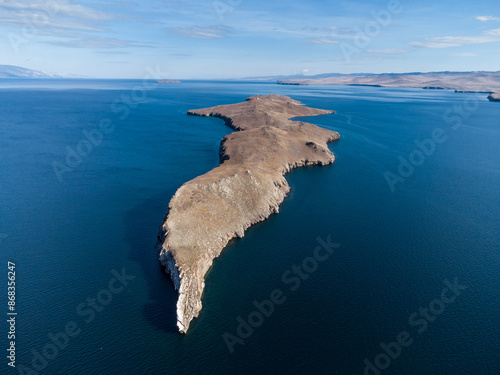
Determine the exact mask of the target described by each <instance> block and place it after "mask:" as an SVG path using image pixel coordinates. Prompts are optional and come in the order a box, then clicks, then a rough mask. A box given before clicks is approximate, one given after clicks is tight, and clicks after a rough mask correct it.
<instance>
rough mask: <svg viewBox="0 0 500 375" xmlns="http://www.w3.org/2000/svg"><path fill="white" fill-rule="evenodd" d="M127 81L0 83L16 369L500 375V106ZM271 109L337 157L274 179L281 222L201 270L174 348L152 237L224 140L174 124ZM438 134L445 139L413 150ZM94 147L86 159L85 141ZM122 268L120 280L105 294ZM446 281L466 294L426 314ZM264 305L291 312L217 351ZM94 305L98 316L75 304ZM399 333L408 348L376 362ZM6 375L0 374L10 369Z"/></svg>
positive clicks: (368, 93) (440, 98) (211, 123)
mask: <svg viewBox="0 0 500 375" xmlns="http://www.w3.org/2000/svg"><path fill="white" fill-rule="evenodd" d="M141 85H142V81H134V80H122V81H120V80H109V81H104V80H1V81H0V110H1V116H0V165H1V175H0V192H1V198H0V199H1V206H0V233H2V234H1V238H0V239H1V241H2V242H1V244H0V247H1V254H2V262H3V263H2V264H3V265H4V272H5V274H6V273H7V270H6V265H7V260H10V261H13V262H15V263H16V271H17V273H16V275H17V300H16V301H17V311H18V313H19V315H18V317H17V327H16V328H17V337H16V339H17V343H16V344H17V358H16V359H17V362H16V363H17V365H18V369H19V366H20V365H21V364H24V365H26V366H30V367H31V366H32V365H33V364H32V363H31V362H32V360H33V358H38V361H40V358H39V357H37V353H43V351H44V348H45V352H46V353H45V354H49V356H51V357H52V359H50V360H47V363H46V364H45V367H44V369H43V370H42V371H40V373H41V374H61V375H80V374H85V375H93V374H110V375H115V374H117V375H118V374H139V375H141V374H146V375H152V374H159V375H161V374H292V373H297V374H345V375H352V374H362V373H363V371H365V367H366V366H367V364H366V363H370V364H373V363H375V362H376V360H377V358H378V362H377V363H378V365H381V366H382V367H384V368H385V367H387V368H385V369H384V370H381V371H380V372H381V373H383V374H412V375H413V374H426V375H431V374H454V375H455V374H492V375H494V374H499V373H500V344H499V337H500V293H499V290H500V277H499V276H500V224H499V219H500V190H499V187H500V165H499V163H498V156H499V154H500V146H499V145H500V126H499V125H500V122H499V115H500V105H498V104H496V103H490V102H488V101H487V100H486V98H485V97H480V98H479V99H476V96H474V95H473V94H455V93H453V92H448V91H439V92H433V91H426V90H417V89H388V88H384V89H377V88H369V87H343V86H337V87H336V86H332V87H328V86H304V87H298V86H297V87H295V86H293V87H290V86H279V85H275V84H267V83H238V82H233V83H228V82H201V81H198V82H194V81H193V82H186V83H183V84H169V85H153V87H154V88H153V89H149V90H148V91H146V92H144V91H142V90H140V88H141ZM270 93H276V94H284V95H289V96H291V97H293V98H294V99H298V100H301V101H302V102H303V103H305V104H306V105H308V106H312V107H318V108H324V109H334V110H336V111H337V113H336V114H333V115H327V116H321V117H314V118H313V117H311V118H307V121H309V122H312V123H315V124H317V125H319V126H322V127H325V128H328V129H332V130H335V131H338V132H339V133H340V134H341V136H342V138H341V139H340V140H339V141H338V142H336V143H333V144H331V149H332V151H333V152H334V153H335V155H336V157H337V160H336V162H335V164H334V165H333V166H328V167H311V168H302V169H299V170H296V171H294V172H292V173H290V174H288V175H287V180H288V181H289V183H290V185H291V187H292V191H291V193H290V195H289V197H288V198H287V199H286V200H285V202H284V203H283V205H282V208H281V212H280V214H279V215H274V216H272V217H271V218H270V219H269V220H267V221H265V222H264V223H261V224H258V225H256V226H254V227H252V228H251V229H250V230H248V232H247V233H246V236H245V237H244V238H243V239H241V240H236V241H233V242H231V243H230V245H229V246H228V247H227V249H226V250H225V251H224V252H223V254H222V255H221V257H220V258H218V259H217V260H216V261H215V263H214V267H213V268H212V270H211V271H210V272H209V274H208V276H207V280H206V288H205V295H204V297H203V310H202V312H201V315H200V317H199V318H198V319H196V320H195V321H193V323H192V325H191V328H190V330H189V333H188V334H187V335H185V336H181V335H179V334H178V333H177V330H176V326H175V323H176V318H175V302H176V294H175V291H174V290H173V286H172V284H171V282H170V280H169V278H168V276H166V275H165V274H164V273H163V272H162V269H161V268H160V266H159V264H158V254H157V252H156V250H155V242H156V234H157V231H158V228H159V225H160V224H161V223H162V220H163V216H164V214H165V210H166V208H167V206H168V202H169V200H170V198H171V196H172V195H173V194H174V193H175V191H176V189H177V188H178V187H179V186H180V185H182V183H184V182H185V181H188V180H190V179H192V178H194V177H196V176H198V175H200V174H203V173H205V172H207V171H208V170H210V169H212V168H214V167H215V166H217V165H218V147H219V142H220V139H221V138H222V137H223V136H224V135H225V134H228V133H229V132H230V131H231V130H230V129H229V128H227V127H226V126H225V125H224V123H223V121H222V120H219V119H213V118H198V117H190V116H186V111H187V110H189V109H196V108H203V107H209V106H214V105H218V104H231V103H236V102H240V101H242V100H244V99H245V98H246V97H248V96H251V95H255V94H270ZM457 108H458V109H460V108H462V109H463V111H465V112H463V111H462V115H461V116H456V115H455V114H454V113H453V112H454V111H456V110H457ZM450 111H451V112H450ZM464 113H465V114H464ZM103 121H104V122H103ZM459 121H460V126H458V127H457V126H456V125H458V124H459ZM99 124H104V125H107V128H106V130H107V132H106V133H102V132H100V134H102V135H103V137H102V139H100V138H99V136H98V135H96V134H97V132H96V129H99ZM436 129H441V131H439V130H437V131H438V132H440V133H439V134H440V138H439V139H440V140H441V141H442V142H441V143H438V144H435V146H434V148H429V149H428V150H427V151H428V152H427V155H423V154H419V153H414V151H415V150H417V149H418V148H417V144H416V143H415V142H416V141H417V142H424V140H426V139H429V138H431V137H432V134H433V132H435V131H436ZM89 134H90V135H91V136H92V135H93V136H94V137H97V138H94V142H95V145H91V144H89V143H85V142H83V143H82V142H81V141H82V140H85V139H87V135H89ZM427 144H428V143H427ZM89 145H90V147H88V146H89ZM85 146H86V147H85ZM78 147H80V151H81V152H82V153H84V154H86V156H84V157H82V158H78V157H76V156H75V154H73V152H74V151H75V150H77V149H78ZM428 147H430V146H428ZM431 151H432V152H431ZM411 155H413V158H414V159H413V160H414V161H417V162H418V164H421V165H418V166H416V167H414V168H413V169H414V170H409V171H408V170H407V171H406V172H407V173H405V174H404V176H405V177H404V178H403V177H401V176H400V180H398V181H399V182H397V183H395V184H394V186H393V187H394V191H392V190H391V188H390V186H389V184H388V182H387V181H386V177H385V176H387V172H391V173H393V174H394V176H397V175H398V166H399V164H400V162H401V160H402V159H406V160H408V158H409V157H410V156H411ZM419 155H423V159H422V158H420V159H421V160H420V159H419V158H418V156H419ZM67 158H69V159H68V161H69V162H70V166H68V164H67V160H66V159H67ZM415 158H417V159H415ZM64 165H66V167H64V168H63V169H61V168H62V166H64ZM54 168H56V170H59V176H57V174H56V172H55V171H54ZM410 172H411V173H410ZM58 177H59V178H58ZM402 180H403V181H402ZM329 236H330V239H331V241H332V242H335V243H338V244H340V247H339V248H338V249H336V251H335V253H334V254H333V255H332V256H331V257H330V258H328V259H327V260H326V261H324V262H322V263H319V264H318V266H317V270H315V271H314V272H311V273H310V274H307V275H306V276H307V279H305V280H302V281H301V283H300V285H299V286H298V288H297V289H296V290H291V287H292V286H296V284H295V283H293V284H286V283H284V282H283V281H282V276H283V274H284V273H285V272H286V271H287V270H291V269H292V267H293V266H294V265H301V264H302V262H303V261H304V259H306V258H307V257H310V256H311V255H312V254H313V251H314V249H315V247H316V246H317V245H318V242H317V238H318V237H320V238H322V239H324V240H327V239H328V237H329ZM123 268H125V272H126V274H128V275H130V279H129V280H128V281H125V282H124V283H126V284H127V285H126V286H124V287H123V289H120V292H118V293H116V294H110V293H109V292H108V291H106V289H107V288H109V281H110V280H111V279H112V278H113V277H115V276H114V274H113V270H115V272H118V273H121V272H122V270H123ZM132 278H133V279H132ZM455 278H457V280H458V283H459V284H460V285H464V286H466V289H464V290H461V291H459V292H460V295H459V296H456V298H454V301H453V302H450V303H447V304H443V303H438V302H433V301H434V300H435V299H440V298H441V292H442V290H443V288H444V287H445V284H444V281H445V279H448V280H449V281H450V282H451V283H452V284H453V283H454V281H455ZM115 287H116V285H115ZM275 289H280V290H281V291H282V292H283V293H284V295H285V297H286V301H285V302H284V303H283V304H281V305H278V306H275V311H274V313H273V314H272V315H271V316H270V317H268V318H266V319H265V320H264V321H263V323H262V324H261V326H260V327H257V328H255V329H254V331H253V333H252V334H251V335H250V337H248V338H246V339H245V340H244V341H243V344H241V343H238V344H236V345H235V346H234V353H232V354H231V353H230V351H229V350H228V347H227V345H226V343H225V341H224V339H223V335H224V333H225V332H227V333H229V334H232V335H236V334H237V327H238V321H237V318H238V317H242V318H243V319H247V317H248V315H249V314H251V313H252V312H253V311H254V310H255V309H256V308H255V306H254V305H253V302H254V301H258V302H260V301H263V300H266V299H269V297H270V294H271V292H272V291H273V290H275ZM5 294H6V293H2V301H4V300H5V297H4V296H5ZM110 296H111V298H112V300H109V297H110ZM96 297H99V298H100V300H101V301H105V302H106V303H107V305H106V306H102V305H97V308H95V309H94V308H90V307H88V306H86V304H87V303H89V301H90V302H92V301H93V299H95V298H96ZM87 299H89V300H87ZM5 303H6V302H5ZM2 304H3V306H6V304H4V302H2ZM429 304H431V307H432V308H433V310H431V311H434V313H435V314H434V315H433V314H432V313H430V312H429V314H431V315H427V316H429V318H426V322H425V324H426V327H425V328H426V329H425V330H422V328H423V324H424V323H422V316H420V314H421V313H420V309H421V308H423V309H425V308H429ZM96 310H99V311H96ZM414 313H416V314H414ZM417 315H418V317H416V316H417ZM412 316H413V318H414V319H413V320H411V318H412ZM417 320H419V323H417V322H416V321H417ZM412 321H413V324H412ZM68 322H74V324H76V325H77V326H78V332H79V333H78V335H76V336H73V337H71V338H70V339H69V342H67V343H64V344H65V345H63V346H64V347H62V348H61V347H60V348H59V349H58V353H57V355H54V353H53V352H51V351H50V348H49V349H47V344H50V342H51V340H50V338H49V334H51V333H52V334H54V335H57V333H58V332H61V331H63V330H64V329H65V327H66V325H67V323H68ZM71 324H73V323H71ZM71 324H70V325H71ZM6 329H7V325H6V323H4V332H6ZM419 329H421V332H419ZM402 332H403V333H404V332H407V334H408V335H409V338H408V342H411V344H410V345H409V346H407V347H404V348H402V349H401V352H400V353H397V355H394V357H395V358H389V357H388V356H386V357H384V356H380V353H384V352H383V349H382V347H381V344H389V343H391V342H393V341H396V340H397V338H398V335H400V334H401V333H402ZM2 342H3V343H5V347H7V342H6V338H5V337H3V338H2ZM47 350H48V352H47ZM54 357H55V358H54ZM365 359H366V361H365ZM384 359H389V363H387V362H384ZM4 362H5V363H2V364H1V366H2V368H3V369H2V370H1V372H2V373H7V374H11V373H12V374H15V373H18V372H17V371H13V370H12V369H11V368H9V367H8V366H7V365H6V362H7V360H6V359H5V358H4ZM34 364H35V365H37V364H38V365H43V364H44V363H42V364H40V363H37V362H36V361H35V363H34ZM373 366H375V365H373ZM367 371H368V370H367ZM367 373H369V374H376V372H375V370H373V369H372V370H369V371H368V372H367Z"/></svg>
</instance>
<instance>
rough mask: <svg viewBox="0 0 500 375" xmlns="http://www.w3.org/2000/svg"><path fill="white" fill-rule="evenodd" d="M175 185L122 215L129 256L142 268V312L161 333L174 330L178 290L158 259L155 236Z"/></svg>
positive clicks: (175, 331) (174, 331) (175, 326)
mask: <svg viewBox="0 0 500 375" xmlns="http://www.w3.org/2000/svg"><path fill="white" fill-rule="evenodd" d="M176 189H177V188H172V189H169V190H167V191H164V192H162V193H161V194H159V195H157V196H154V197H152V198H147V199H144V200H143V201H142V203H141V204H140V205H138V206H136V207H134V208H132V209H131V210H129V211H128V212H127V214H126V217H125V230H126V234H125V240H126V241H127V243H128V244H129V246H130V248H131V251H130V259H131V260H132V261H134V262H137V263H138V264H139V265H140V266H141V267H142V270H143V272H144V277H145V279H146V282H147V290H148V298H147V302H146V304H145V305H144V308H143V313H144V316H145V317H146V319H147V321H148V322H149V323H150V324H152V325H153V326H154V327H155V328H156V329H158V330H161V331H163V332H165V333H176V334H178V332H179V331H178V329H177V314H176V304H177V298H178V293H177V291H176V290H175V289H174V285H173V283H172V280H171V279H170V277H169V275H167V274H166V273H165V269H164V268H163V267H162V266H161V264H160V262H159V260H158V250H157V248H156V240H157V234H158V230H159V228H160V225H161V224H162V222H163V217H164V216H165V210H166V208H167V207H168V202H169V201H170V199H171V198H172V196H173V195H174V193H175V191H176Z"/></svg>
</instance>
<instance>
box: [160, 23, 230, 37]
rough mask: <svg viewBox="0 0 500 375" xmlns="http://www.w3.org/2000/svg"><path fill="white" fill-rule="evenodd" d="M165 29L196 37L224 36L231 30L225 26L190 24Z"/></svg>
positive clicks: (184, 35)
mask: <svg viewBox="0 0 500 375" xmlns="http://www.w3.org/2000/svg"><path fill="white" fill-rule="evenodd" d="M167 30H169V31H172V32H174V33H176V34H179V35H180V36H183V37H186V38H196V39H218V38H226V37H227V36H228V34H229V33H230V32H231V29H230V28H229V27H227V26H209V27H200V26H190V27H169V28H168V29H167Z"/></svg>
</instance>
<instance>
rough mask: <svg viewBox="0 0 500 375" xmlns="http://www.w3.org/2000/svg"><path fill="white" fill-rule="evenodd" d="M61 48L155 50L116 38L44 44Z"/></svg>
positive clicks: (55, 41)
mask: <svg viewBox="0 0 500 375" xmlns="http://www.w3.org/2000/svg"><path fill="white" fill-rule="evenodd" d="M44 43H46V44H51V45H55V46H61V47H71V48H92V49H113V48H127V47H128V48H130V47H135V48H154V46H153V45H151V44H145V43H139V42H135V41H132V40H123V39H116V38H105V37H100V36H90V35H87V36H82V38H79V39H70V40H51V41H46V42H44Z"/></svg>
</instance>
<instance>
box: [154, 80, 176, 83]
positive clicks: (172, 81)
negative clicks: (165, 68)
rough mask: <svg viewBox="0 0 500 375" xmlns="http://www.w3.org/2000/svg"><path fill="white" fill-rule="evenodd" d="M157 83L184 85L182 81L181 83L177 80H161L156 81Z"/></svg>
mask: <svg viewBox="0 0 500 375" xmlns="http://www.w3.org/2000/svg"><path fill="white" fill-rule="evenodd" d="M155 83H182V81H179V80H177V79H160V80H158V81H155Z"/></svg>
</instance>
